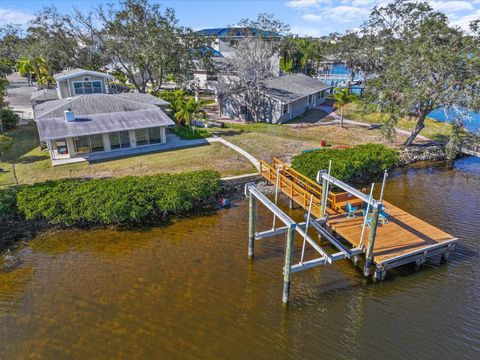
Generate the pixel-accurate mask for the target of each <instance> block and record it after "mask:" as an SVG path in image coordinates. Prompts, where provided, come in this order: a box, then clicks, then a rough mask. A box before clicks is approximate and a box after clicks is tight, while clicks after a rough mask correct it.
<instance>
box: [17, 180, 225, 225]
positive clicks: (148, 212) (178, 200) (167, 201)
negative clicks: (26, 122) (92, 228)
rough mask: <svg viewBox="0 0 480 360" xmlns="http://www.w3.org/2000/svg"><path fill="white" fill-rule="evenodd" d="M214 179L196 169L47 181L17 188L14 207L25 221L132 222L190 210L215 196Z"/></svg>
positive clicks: (216, 188) (217, 184)
mask: <svg viewBox="0 0 480 360" xmlns="http://www.w3.org/2000/svg"><path fill="white" fill-rule="evenodd" d="M218 180H219V174H218V173H217V172H215V171H196V172H188V173H182V174H173V175H170V174H163V175H154V176H145V177H132V176H130V177H125V178H120V179H96V180H57V181H48V182H45V183H39V184H34V185H29V186H24V187H22V188H21V189H20V190H19V191H18V194H17V206H18V211H19V213H21V214H22V215H24V216H25V218H26V219H27V220H46V221H48V222H49V223H51V224H65V225H75V224H77V225H81V224H89V223H97V224H105V225H106V224H121V223H138V222H141V221H146V220H153V219H156V218H159V217H160V218H164V217H165V216H167V215H170V214H180V213H183V212H186V211H190V210H192V209H193V208H194V207H195V206H197V205H199V204H201V203H202V202H204V201H206V200H208V199H210V198H211V197H212V196H214V195H215V194H216V193H217V192H218V190H219V181H218Z"/></svg>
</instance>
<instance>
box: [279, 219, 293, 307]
mask: <svg viewBox="0 0 480 360" xmlns="http://www.w3.org/2000/svg"><path fill="white" fill-rule="evenodd" d="M294 237H295V225H291V226H289V228H288V231H287V238H286V246H285V266H284V267H283V298H282V301H283V303H284V304H288V301H289V297H290V279H291V273H292V257H293V239H294Z"/></svg>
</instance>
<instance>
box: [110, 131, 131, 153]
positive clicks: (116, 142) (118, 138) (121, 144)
mask: <svg viewBox="0 0 480 360" xmlns="http://www.w3.org/2000/svg"><path fill="white" fill-rule="evenodd" d="M109 137H110V148H111V149H112V150H115V149H122V148H128V147H130V137H129V136H128V131H116V132H113V133H110V134H109Z"/></svg>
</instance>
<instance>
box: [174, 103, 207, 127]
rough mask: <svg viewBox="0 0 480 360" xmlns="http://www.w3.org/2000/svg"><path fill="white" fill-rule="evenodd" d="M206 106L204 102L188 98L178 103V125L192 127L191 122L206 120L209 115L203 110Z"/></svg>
mask: <svg viewBox="0 0 480 360" xmlns="http://www.w3.org/2000/svg"><path fill="white" fill-rule="evenodd" d="M204 105H205V102H204V101H202V100H199V101H195V99H194V98H188V99H186V100H185V101H183V102H181V103H177V107H178V110H177V112H175V114H174V116H175V119H176V120H177V123H178V124H181V125H184V124H186V125H188V126H190V125H191V121H192V120H194V119H195V118H200V119H206V118H207V114H206V113H205V111H203V110H202V107H203V106H204Z"/></svg>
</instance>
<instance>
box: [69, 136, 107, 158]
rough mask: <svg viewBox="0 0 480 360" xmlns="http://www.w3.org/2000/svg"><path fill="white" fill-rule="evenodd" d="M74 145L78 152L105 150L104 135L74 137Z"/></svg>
mask: <svg viewBox="0 0 480 360" xmlns="http://www.w3.org/2000/svg"><path fill="white" fill-rule="evenodd" d="M73 145H74V146H75V152H76V153H77V154H86V153H90V152H98V151H103V150H104V147H103V139H102V135H91V136H79V137H76V138H73Z"/></svg>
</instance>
